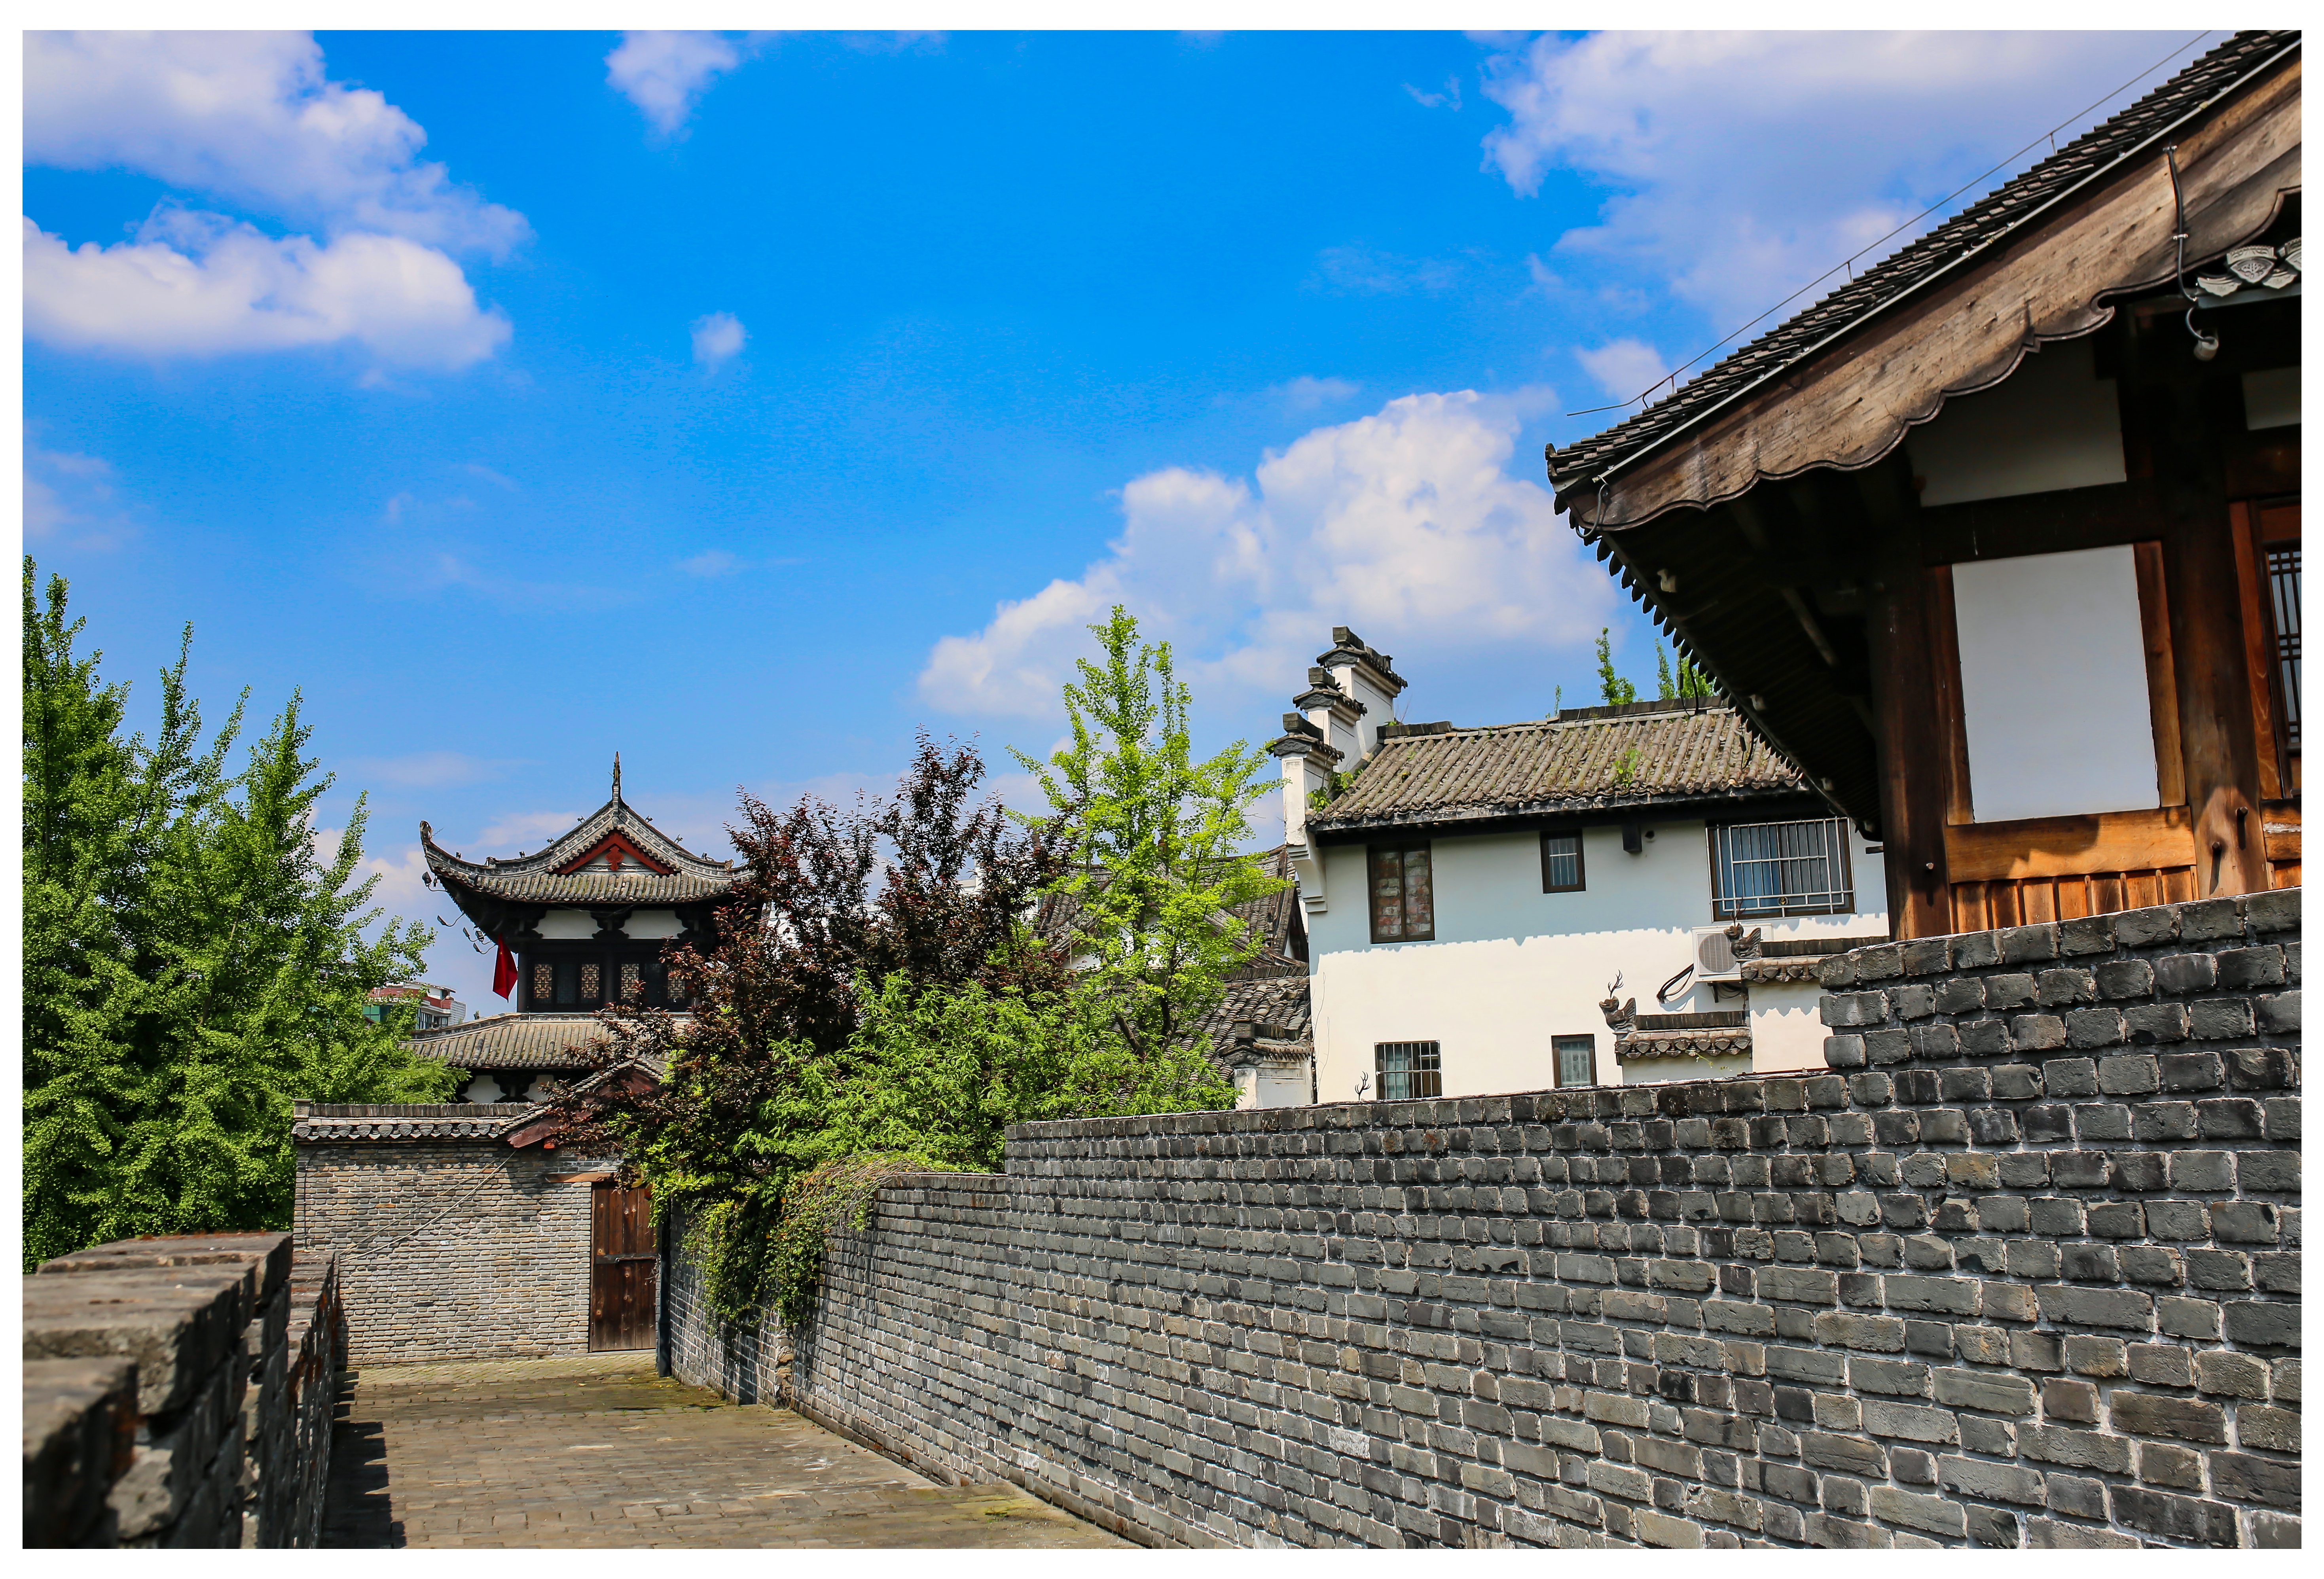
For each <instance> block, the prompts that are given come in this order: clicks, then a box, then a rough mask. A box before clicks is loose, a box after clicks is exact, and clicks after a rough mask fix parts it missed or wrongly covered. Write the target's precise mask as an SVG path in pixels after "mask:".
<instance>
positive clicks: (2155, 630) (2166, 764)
mask: <svg viewBox="0 0 2324 1579" xmlns="http://www.w3.org/2000/svg"><path fill="white" fill-rule="evenodd" d="M2131 559H2132V563H2133V564H2134V565H2135V566H2136V568H2137V571H2138V622H2139V627H2140V639H2141V641H2142V642H2143V644H2144V647H2145V648H2146V705H2147V709H2148V713H2149V719H2150V721H2151V722H2152V724H2153V730H2154V782H2155V788H2156V790H2157V791H2158V792H2159V794H2160V795H2161V797H2162V802H2163V804H2164V805H2166V806H2183V805H2185V804H2186V803H2187V758H2186V755H2185V750H2184V748H2183V747H2182V746H2181V743H2180V739H2179V675H2178V670H2177V669H2176V667H2175V666H2173V665H2172V660H2171V598H2170V594H2169V593H2168V592H2166V591H2165V590H2164V584H2163V544H2162V543H2161V541H2160V540H2156V541H2153V542H2146V543H2135V544H2133V545H2132V546H2131Z"/></svg>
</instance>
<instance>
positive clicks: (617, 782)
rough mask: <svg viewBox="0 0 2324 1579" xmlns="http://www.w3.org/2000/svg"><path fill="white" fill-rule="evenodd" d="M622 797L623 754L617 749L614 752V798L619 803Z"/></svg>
mask: <svg viewBox="0 0 2324 1579" xmlns="http://www.w3.org/2000/svg"><path fill="white" fill-rule="evenodd" d="M621 798H622V754H621V753H620V752H619V751H616V752H614V753H613V799H614V801H615V802H617V803H618V802H619V801H620V800H621Z"/></svg>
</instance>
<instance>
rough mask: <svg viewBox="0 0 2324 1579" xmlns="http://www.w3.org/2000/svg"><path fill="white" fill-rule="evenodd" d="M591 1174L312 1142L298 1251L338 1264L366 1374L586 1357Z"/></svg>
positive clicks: (473, 1147)
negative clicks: (400, 1367) (582, 1180)
mask: <svg viewBox="0 0 2324 1579" xmlns="http://www.w3.org/2000/svg"><path fill="white" fill-rule="evenodd" d="M591 1167H592V1164H590V1163H587V1162H586V1161H576V1160H575V1159H571V1158H567V1157H564V1156H563V1155H562V1154H561V1153H555V1152H542V1151H540V1150H539V1149H538V1148H529V1149H525V1150H516V1149H512V1148H511V1147H509V1146H507V1145H505V1144H502V1143H497V1142H466V1141H450V1142H437V1143H424V1142H423V1143H313V1142H305V1141H302V1142H301V1143H300V1145H299V1156H298V1209H297V1223H296V1227H297V1234H298V1242H299V1246H300V1249H301V1250H318V1251H319V1250H328V1251H334V1252H336V1253H337V1255H338V1258H339V1289H338V1297H339V1299H340V1302H341V1304H342V1305H343V1307H344V1308H345V1310H346V1327H347V1335H348V1344H349V1348H350V1351H351V1354H350V1357H351V1359H352V1360H353V1362H354V1363H357V1364H363V1363H373V1364H383V1363H400V1362H410V1361H421V1360H466V1359H495V1358H502V1357H509V1356H521V1355H546V1354H582V1353H586V1351H587V1349H588V1346H589V1189H588V1187H587V1186H586V1184H574V1183H560V1182H558V1181H557V1180H556V1178H555V1177H554V1176H557V1175H567V1176H570V1175H572V1174H575V1173H576V1172H586V1171H587V1170H589V1169H590V1168H591Z"/></svg>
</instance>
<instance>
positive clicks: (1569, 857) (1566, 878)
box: [1541, 832, 1588, 894]
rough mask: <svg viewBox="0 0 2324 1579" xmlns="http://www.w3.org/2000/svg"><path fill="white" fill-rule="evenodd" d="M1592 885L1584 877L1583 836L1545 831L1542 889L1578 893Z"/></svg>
mask: <svg viewBox="0 0 2324 1579" xmlns="http://www.w3.org/2000/svg"><path fill="white" fill-rule="evenodd" d="M1587 886H1588V885H1587V884H1586V883H1584V882H1583V881H1582V835H1581V834H1580V833H1579V832H1574V833H1545V834H1543V835H1542V836H1541V891H1542V892H1543V893H1545V894H1578V893H1580V892H1581V891H1582V889H1583V888H1585V887H1587Z"/></svg>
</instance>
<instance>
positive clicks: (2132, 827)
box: [1945, 806, 2197, 883]
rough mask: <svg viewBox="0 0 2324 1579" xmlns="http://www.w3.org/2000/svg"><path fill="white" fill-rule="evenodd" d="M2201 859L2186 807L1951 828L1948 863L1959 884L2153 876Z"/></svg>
mask: <svg viewBox="0 0 2324 1579" xmlns="http://www.w3.org/2000/svg"><path fill="white" fill-rule="evenodd" d="M2196 853H2197V852H2196V849H2195V830H2194V821H2193V818H2192V817H2191V816H2190V813H2189V812H2188V810H2187V808H2186V807H2184V806H2163V807H2159V808H2157V809H2155V810H2153V811H2148V812H2094V813H2092V814H2090V815H2088V816H2080V817H2029V818H2026V819H2024V821H2022V822H1969V823H1964V824H1962V825H1961V826H1960V827H1957V828H1948V829H1946V830H1945V865H1946V868H1947V869H1948V870H1949V871H1950V874H1951V877H1952V880H1953V881H1954V882H1956V883H1990V882H1997V881H2002V880H2006V879H2015V878H2019V877H2082V876H2086V875H2089V874H2091V873H2097V872H2141V871H2150V870H2157V869H2162V868H2171V867H2185V866H2191V865H2195V864H2196V860H2195V857H2196Z"/></svg>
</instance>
